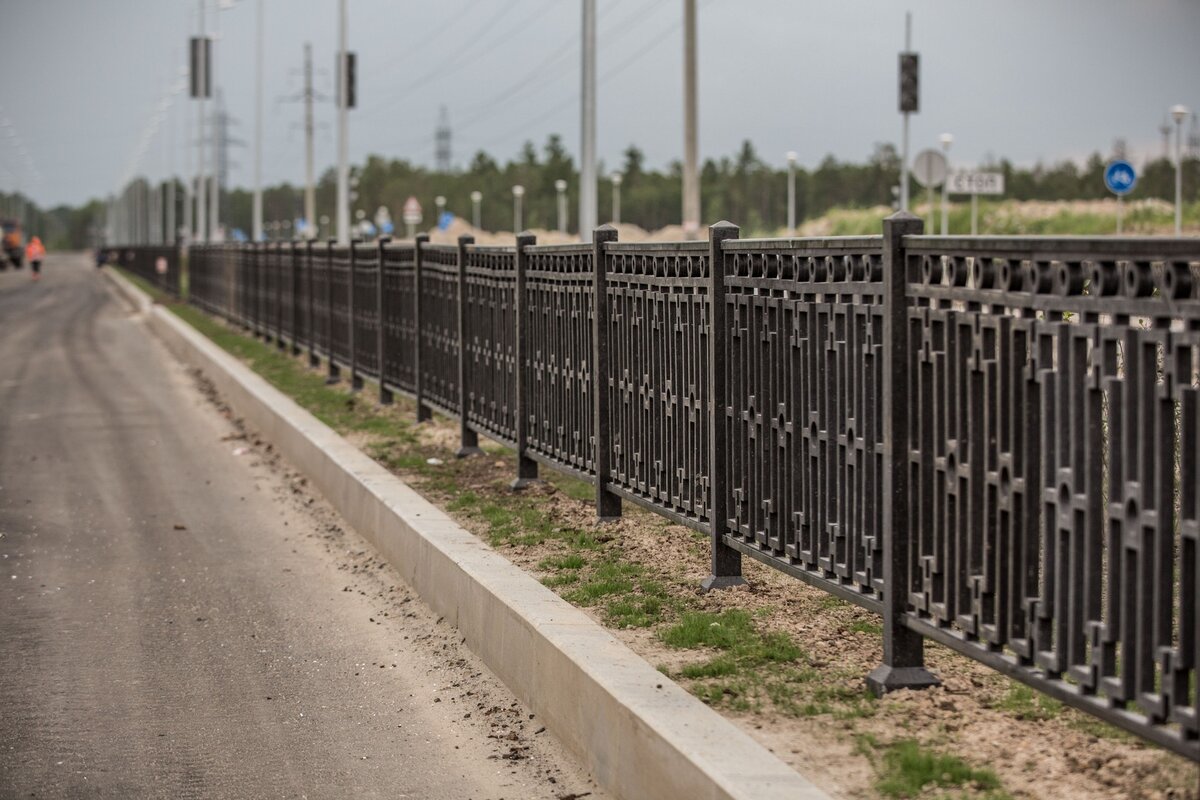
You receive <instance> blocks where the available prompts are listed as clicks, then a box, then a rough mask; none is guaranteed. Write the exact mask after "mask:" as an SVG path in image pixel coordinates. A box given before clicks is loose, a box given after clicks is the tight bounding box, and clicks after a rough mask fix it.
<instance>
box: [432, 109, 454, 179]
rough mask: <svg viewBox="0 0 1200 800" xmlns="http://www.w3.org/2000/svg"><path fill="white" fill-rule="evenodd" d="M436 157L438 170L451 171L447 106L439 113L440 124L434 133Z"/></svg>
mask: <svg viewBox="0 0 1200 800" xmlns="http://www.w3.org/2000/svg"><path fill="white" fill-rule="evenodd" d="M433 138H434V158H435V162H436V164H437V171H438V172H449V171H450V115H449V113H447V111H446V107H445V106H442V110H441V111H440V112H439V113H438V125H437V129H436V130H435V131H434V134H433Z"/></svg>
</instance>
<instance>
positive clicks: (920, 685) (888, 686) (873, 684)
mask: <svg viewBox="0 0 1200 800" xmlns="http://www.w3.org/2000/svg"><path fill="white" fill-rule="evenodd" d="M941 685H942V682H941V681H940V680H938V679H937V676H936V675H934V674H933V673H932V672H930V671H929V670H927V669H925V668H924V667H889V666H888V665H887V664H882V665H880V666H878V667H876V668H875V669H873V670H871V673H870V674H869V675H867V688H868V689H870V690H871V694H873V695H875V696H876V697H882V696H883V695H885V694H887V693H888V692H894V691H895V690H897V689H930V688H932V687H934V686H941Z"/></svg>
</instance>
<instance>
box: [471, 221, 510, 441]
mask: <svg viewBox="0 0 1200 800" xmlns="http://www.w3.org/2000/svg"><path fill="white" fill-rule="evenodd" d="M465 257H466V283H465V284H464V286H463V306H464V310H465V314H466V316H465V318H464V320H463V322H464V325H465V326H466V328H465V329H466V337H465V343H464V347H463V354H464V356H465V358H466V377H467V380H466V402H467V421H468V422H469V423H470V424H471V426H472V427H473V428H476V429H477V430H479V431H480V432H481V433H485V434H487V435H489V436H493V437H495V438H497V439H500V440H502V441H506V442H513V441H515V440H516V438H517V431H516V424H517V415H516V400H517V384H516V363H515V362H516V340H515V339H516V325H517V320H516V309H515V301H516V250H514V249H513V248H511V247H477V246H475V245H467V246H466V249H465Z"/></svg>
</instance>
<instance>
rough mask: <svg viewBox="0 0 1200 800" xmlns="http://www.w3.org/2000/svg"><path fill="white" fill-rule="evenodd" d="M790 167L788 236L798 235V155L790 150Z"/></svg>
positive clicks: (788, 161)
mask: <svg viewBox="0 0 1200 800" xmlns="http://www.w3.org/2000/svg"><path fill="white" fill-rule="evenodd" d="M787 165H788V227H787V235H788V236H795V235H796V153H795V151H792V150H789V151H788V154H787Z"/></svg>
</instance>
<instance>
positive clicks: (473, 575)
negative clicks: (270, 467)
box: [105, 270, 828, 800]
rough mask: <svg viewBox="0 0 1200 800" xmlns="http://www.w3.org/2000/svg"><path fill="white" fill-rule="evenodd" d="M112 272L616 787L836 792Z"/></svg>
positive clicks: (626, 792)
mask: <svg viewBox="0 0 1200 800" xmlns="http://www.w3.org/2000/svg"><path fill="white" fill-rule="evenodd" d="M105 274H106V275H107V276H108V277H109V278H110V279H111V280H112V282H113V284H114V286H115V287H116V288H117V289H118V290H119V291H120V293H121V294H122V295H123V296H124V297H126V298H127V299H128V300H130V301H131V302H132V303H133V304H134V306H135V307H136V308H138V309H139V310H140V311H143V312H144V313H145V314H146V321H147V323H148V325H149V327H150V329H151V330H153V331H154V333H156V334H157V335H158V336H159V337H160V338H161V339H162V341H163V342H164V343H165V344H166V345H167V347H168V349H169V350H170V351H171V352H172V353H173V354H174V355H175V356H176V357H177V358H179V359H180V360H182V361H183V362H185V363H187V364H189V365H191V366H193V367H197V368H199V369H200V370H201V371H203V372H204V373H205V375H206V376H207V377H208V378H209V380H211V381H212V382H213V384H214V385H215V386H216V388H217V390H218V391H219V392H220V393H221V395H222V397H223V398H224V399H225V400H226V402H228V403H229V404H230V406H232V407H233V408H234V409H236V410H237V413H238V414H240V415H242V416H243V417H244V418H245V419H246V420H247V421H248V422H249V423H250V425H252V426H253V427H255V428H256V429H257V430H258V431H260V432H261V433H262V435H263V436H264V437H265V438H267V439H268V440H269V441H271V442H272V443H273V444H274V445H275V447H276V448H277V449H278V450H279V451H280V453H281V454H282V455H283V456H284V457H285V458H287V459H288V460H289V461H291V462H292V464H293V465H294V466H295V467H297V468H298V469H299V470H300V471H302V472H303V473H305V474H306V475H308V476H309V478H310V479H311V480H312V481H313V482H314V484H315V485H316V486H317V488H318V489H319V490H320V491H321V493H322V494H324V496H325V497H326V498H328V500H329V501H330V502H331V503H332V504H333V505H334V507H335V508H337V510H338V511H339V512H340V513H341V514H342V516H343V517H345V519H346V520H347V522H349V524H350V525H352V526H353V527H354V528H355V529H356V530H357V531H358V532H359V533H360V534H362V535H363V536H364V537H365V538H367V539H368V540H369V541H370V542H371V543H372V544H374V545H375V547H376V548H377V549H378V550H379V551H380V553H381V554H382V555H383V556H384V558H386V559H387V560H388V562H389V563H390V564H391V565H392V566H393V567H395V569H396V570H397V571H398V572H399V573H400V575H401V576H402V577H403V578H404V580H405V581H406V582H407V583H408V584H409V585H410V586H412V587H413V588H414V589H415V590H416V591H417V592H418V593H419V594H420V595H421V597H422V598H423V599H424V601H425V602H426V603H427V604H428V605H429V606H430V607H431V608H432V609H434V610H435V611H436V612H437V613H439V614H442V615H444V616H445V618H446V620H447V621H448V622H449V623H450V624H452V625H455V626H456V627H457V628H458V629H459V630H460V631H461V632H462V635H463V636H464V637H465V639H466V643H467V645H468V646H469V647H470V648H471V650H473V651H474V652H475V653H476V654H477V655H479V657H480V658H482V659H483V661H484V663H486V664H487V665H488V667H489V668H491V669H492V670H493V671H494V672H495V673H496V675H497V676H498V677H499V678H500V679H501V680H502V681H504V683H505V684H507V685H508V687H509V688H510V689H511V690H512V691H513V692H514V693H515V694H516V695H517V697H519V698H520V699H521V700H522V701H523V702H524V703H526V704H527V705H528V706H529V707H530V708H531V709H533V711H534V712H535V713H536V714H537V715H538V716H539V717H540V718H541V719H542V721H543V722H544V724H545V725H546V727H547V728H548V729H549V730H551V731H552V732H553V733H554V734H555V735H556V736H558V737H559V739H560V740H562V741H563V742H564V743H565V744H566V745H567V746H568V747H569V749H570V750H571V751H573V752H574V753H575V754H576V755H577V756H578V757H579V758H580V760H581V761H582V762H583V764H584V765H586V767H587V768H588V769H589V770H590V771H591V772H592V774H593V775H594V776H595V778H596V780H597V782H598V783H599V784H600V785H601V786H603V787H604V788H605V789H606V790H608V791H610V792H612V793H613V794H614V795H616V796H618V797H621V798H627V799H628V800H634V799H635V798H636V799H638V800H640V799H641V798H680V800H698V799H699V798H712V799H713V800H716V799H717V798H739V799H741V800H775V798H778V799H779V800H783V798H788V799H789V800H818V799H821V800H824V799H825V798H827V797H828V796H827V795H826V794H825V793H824V792H823V791H821V790H820V789H818V788H817V787H815V786H813V784H812V783H810V782H809V781H808V780H806V779H805V778H803V777H802V776H801V775H799V774H798V773H797V772H795V771H794V770H792V769H791V768H790V767H788V766H787V765H786V764H784V763H783V762H782V761H780V760H779V759H778V758H776V757H775V756H774V755H772V754H771V753H770V752H768V751H767V750H766V749H765V748H764V747H762V746H761V745H759V744H758V743H756V742H755V741H754V740H753V739H751V738H750V737H749V736H747V735H746V734H745V733H743V732H742V731H741V730H740V729H738V728H737V727H736V726H734V725H733V724H732V723H730V722H728V721H727V720H725V719H724V718H723V717H721V716H720V715H719V714H717V713H716V712H715V711H713V710H711V709H710V708H708V707H707V706H705V705H704V704H703V703H701V702H700V701H699V700H697V699H696V698H694V697H692V696H691V695H690V694H688V693H687V692H686V691H684V690H683V689H682V688H681V687H680V686H678V685H677V684H675V683H674V682H673V681H671V680H670V679H668V678H666V677H665V676H663V675H662V674H660V673H659V672H658V671H657V670H655V669H654V668H653V667H652V666H650V664H648V663H647V662H646V661H644V660H643V659H642V658H641V657H639V656H638V655H636V654H635V653H634V652H633V651H632V650H630V649H629V648H628V647H626V646H625V645H624V644H622V643H621V642H620V641H619V640H618V639H616V638H615V637H614V636H612V635H611V634H610V633H609V632H608V631H606V630H605V629H604V628H603V627H601V626H600V625H598V624H596V623H595V622H593V621H592V620H591V619H590V618H589V617H588V616H587V615H585V614H584V613H583V612H581V611H580V610H578V609H576V608H575V607H574V606H572V605H570V604H569V603H567V602H566V601H565V600H563V599H562V598H560V597H559V596H558V595H556V594H554V592H552V591H550V590H549V589H547V588H546V587H544V586H542V585H541V584H540V583H539V582H538V581H537V580H535V579H534V578H533V577H531V576H530V575H528V574H527V573H525V572H523V571H522V570H521V569H519V568H518V567H516V566H515V565H513V564H512V563H510V562H509V561H508V560H507V559H505V558H504V557H503V556H501V555H500V554H499V553H497V552H495V551H494V550H492V549H491V548H489V547H488V546H487V545H486V544H484V543H483V542H481V541H480V540H479V539H478V538H476V537H475V536H474V535H472V534H470V533H468V532H467V531H466V530H464V529H463V528H461V527H459V525H458V524H457V523H455V522H454V521H453V520H451V519H450V518H449V517H448V516H447V515H446V514H445V513H443V512H442V511H441V510H440V509H438V508H436V507H435V506H433V505H432V504H431V503H429V502H428V501H427V500H425V499H424V498H422V497H421V496H420V495H418V494H417V493H416V492H415V491H413V490H412V489H411V488H409V487H408V486H407V485H406V484H405V483H404V482H403V481H401V480H400V479H399V478H397V477H396V476H394V475H392V474H391V473H390V472H388V471H387V470H386V469H385V468H383V467H382V466H380V465H379V464H377V463H375V461H373V460H372V459H371V458H370V457H368V456H367V455H365V454H364V453H362V452H361V451H360V450H358V448H356V447H354V446H353V445H351V444H350V443H349V442H347V441H346V440H344V439H343V438H342V437H341V436H339V435H338V434H336V433H335V432H334V431H333V430H331V429H330V428H328V427H326V426H325V425H324V424H323V423H321V422H320V421H318V420H317V419H316V418H315V417H313V416H312V415H311V414H309V413H308V412H307V411H305V410H304V409H303V408H301V407H300V406H298V405H297V404H296V403H295V402H294V401H292V399H291V398H289V397H287V396H285V395H284V394H282V393H281V392H279V391H278V390H276V389H275V388H274V387H272V386H271V385H269V384H268V383H267V382H266V381H265V380H264V379H262V378H260V377H259V376H258V375H257V374H255V373H254V372H253V371H251V370H250V369H249V368H248V367H246V366H245V365H243V364H242V363H241V362H240V361H238V360H237V359H235V358H233V357H232V356H231V355H229V354H228V353H226V352H225V351H224V350H222V349H221V348H220V347H218V346H217V345H216V344H214V343H213V342H211V341H210V340H209V339H207V338H206V337H204V336H203V335H202V334H200V333H199V332H198V331H196V330H195V329H194V328H192V327H191V326H190V325H188V324H187V323H185V322H183V321H182V320H180V319H179V318H178V317H176V316H175V315H174V314H172V313H171V312H169V311H167V310H166V309H164V308H162V307H161V306H155V305H153V304H152V303H151V301H150V300H149V298H148V297H146V295H145V294H144V293H143V292H142V291H141V290H140V289H138V288H137V287H135V286H134V285H133V284H132V283H130V282H129V281H128V280H126V279H125V278H124V277H123V276H121V275H118V274H116V273H115V272H114V271H112V270H105Z"/></svg>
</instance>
